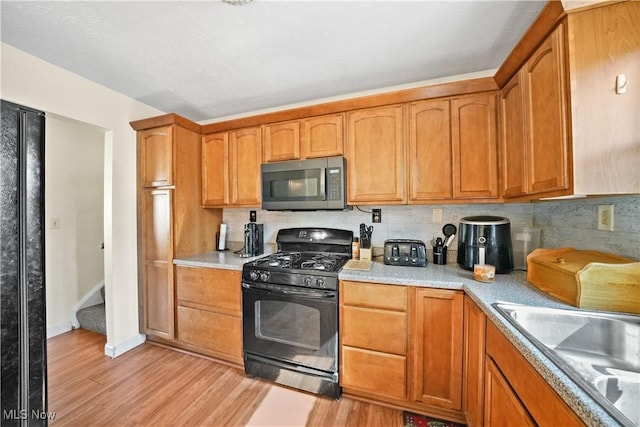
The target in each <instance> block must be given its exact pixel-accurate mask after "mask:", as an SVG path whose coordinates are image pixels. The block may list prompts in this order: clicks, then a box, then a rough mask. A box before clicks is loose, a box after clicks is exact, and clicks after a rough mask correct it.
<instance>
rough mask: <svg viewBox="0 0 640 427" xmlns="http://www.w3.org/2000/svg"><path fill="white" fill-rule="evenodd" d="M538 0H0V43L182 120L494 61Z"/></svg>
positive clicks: (305, 99)
mask: <svg viewBox="0 0 640 427" xmlns="http://www.w3.org/2000/svg"><path fill="white" fill-rule="evenodd" d="M544 4H545V3H544V2H543V1H489V0H487V1H478V0H476V1H390V0H388V1H368V0H364V1H320V0H315V1H267V0H254V1H253V2H251V3H248V4H245V5H242V6H236V5H230V4H227V3H223V2H221V1H219V0H209V1H177V2H176V1H142V2H135V1H119V2H116V1H107V2H100V1H85V2H81V1H64V2H62V1H52V2H45V1H36V2H29V1H2V4H1V9H0V13H1V15H2V25H1V39H2V41H3V42H4V43H7V44H9V45H12V46H14V47H16V48H18V49H20V50H23V51H25V52H27V53H30V54H32V55H34V56H37V57H39V58H41V59H43V60H45V61H48V62H50V63H53V64H55V65H58V66H60V67H62V68H65V69H67V70H69V71H72V72H74V73H76V74H79V75H81V76H83V77H85V78H88V79H90V80H93V81H95V82H97V83H99V84H101V85H104V86H106V87H109V88H111V89H114V90H116V91H118V92H121V93H123V94H125V95H128V96H129V97H131V98H134V99H137V100H139V101H141V102H143V103H146V104H148V105H151V106H153V107H155V108H158V109H160V110H162V111H165V112H175V113H178V114H181V115H183V116H185V117H188V118H190V119H192V120H196V121H203V120H211V119H216V118H221V117H227V116H231V115H237V114H242V113H247V112H253V111H257V110H262V109H269V108H274V107H278V106H283V105H287V104H294V103H305V102H309V101H313V100H317V99H320V98H325V97H333V96H340V95H342V94H350V93H354V92H359V91H366V90H375V89H378V88H384V87H389V86H394V85H402V84H410V83H414V82H420V81H424V80H429V79H435V78H439V77H446V76H454V75H459V74H466V73H471V72H477V71H484V70H491V69H495V68H498V67H499V66H500V64H501V63H502V62H503V61H504V59H505V58H506V56H507V55H508V53H509V52H510V51H511V49H512V48H513V47H514V46H515V44H516V43H517V42H518V40H519V39H520V37H521V36H522V35H523V34H524V32H525V31H526V29H527V28H528V26H529V25H530V24H531V22H533V20H534V19H535V17H536V16H537V14H538V13H539V12H540V10H541V9H542V8H543V7H544Z"/></svg>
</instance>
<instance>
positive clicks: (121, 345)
mask: <svg viewBox="0 0 640 427" xmlns="http://www.w3.org/2000/svg"><path fill="white" fill-rule="evenodd" d="M1 53H2V61H1V63H2V64H1V70H2V74H1V76H0V82H1V84H0V96H1V97H2V99H5V100H7V101H11V102H15V103H18V104H22V105H25V106H28V107H32V108H36V109H39V110H42V111H45V112H49V113H55V114H58V115H60V116H63V117H68V118H71V119H73V120H78V121H81V122H85V123H89V124H92V125H94V126H98V127H101V128H103V129H106V132H105V169H104V171H105V176H104V178H105V182H104V196H105V210H104V221H105V230H104V242H105V251H104V255H105V258H104V260H105V265H104V276H105V285H106V301H105V302H106V311H107V344H106V346H105V351H106V352H107V353H108V354H111V355H114V354H115V355H117V354H119V353H121V352H122V351H126V349H127V348H129V347H130V346H131V345H135V344H136V343H139V342H140V334H139V331H138V291H137V289H138V285H137V282H138V278H137V261H136V260H137V244H136V235H137V233H136V143H135V132H134V130H133V129H132V128H131V127H130V126H129V122H130V121H132V120H138V119H142V118H146V117H151V116H156V115H159V114H162V113H163V112H162V111H159V110H156V109H154V108H151V107H149V106H147V105H145V104H142V103H140V102H138V101H135V100H133V99H131V98H128V97H126V96H124V95H122V94H119V93H117V92H115V91H113V90H110V89H107V88H105V87H104V86H100V85H98V84H97V83H94V82H91V81H89V80H87V79H84V78H82V77H80V76H78V75H76V74H73V73H70V72H68V71H66V70H63V69H62V68H59V67H56V66H54V65H51V64H49V63H47V62H45V61H42V60H40V59H38V58H36V57H34V56H31V55H28V54H26V53H25V52H22V51H20V50H18V49H15V48H13V47H12V46H9V45H7V44H5V43H2V51H1ZM78 160H80V159H77V160H76V161H78Z"/></svg>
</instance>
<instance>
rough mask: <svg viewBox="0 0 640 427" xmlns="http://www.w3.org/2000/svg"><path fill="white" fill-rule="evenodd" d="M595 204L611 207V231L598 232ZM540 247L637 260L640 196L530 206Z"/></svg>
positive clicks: (539, 203) (639, 253)
mask: <svg viewBox="0 0 640 427" xmlns="http://www.w3.org/2000/svg"><path fill="white" fill-rule="evenodd" d="M598 205H613V207H614V210H613V212H614V229H613V231H602V230H598ZM533 225H534V226H535V227H540V228H541V230H542V232H541V236H540V240H541V246H542V247H545V248H559V247H572V248H576V249H588V250H594V251H601V252H609V253H614V254H617V255H621V256H626V257H629V258H633V259H635V260H640V195H633V196H615V197H593V198H588V199H576V200H563V201H559V200H555V201H540V202H535V203H533Z"/></svg>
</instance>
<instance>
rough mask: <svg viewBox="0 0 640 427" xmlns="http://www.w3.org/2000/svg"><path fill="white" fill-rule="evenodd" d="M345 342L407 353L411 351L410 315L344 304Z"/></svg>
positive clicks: (378, 349) (371, 348)
mask: <svg viewBox="0 0 640 427" xmlns="http://www.w3.org/2000/svg"><path fill="white" fill-rule="evenodd" d="M342 343H343V344H345V345H349V346H354V347H360V348H366V349H369V350H377V351H383V352H385V353H394V354H399V355H403V356H404V355H406V354H407V315H406V313H400V312H397V311H383V310H377V309H370V308H361V307H350V306H344V307H343V308H342Z"/></svg>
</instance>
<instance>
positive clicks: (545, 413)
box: [484, 322, 584, 427]
mask: <svg viewBox="0 0 640 427" xmlns="http://www.w3.org/2000/svg"><path fill="white" fill-rule="evenodd" d="M486 340H487V341H486V351H487V353H486V354H487V361H486V369H485V383H486V385H485V403H484V413H485V416H484V425H485V427H490V426H504V425H527V424H519V423H518V421H519V420H525V419H526V418H527V417H526V416H525V415H527V414H528V415H529V416H530V417H531V419H532V423H531V424H529V425H541V426H552V425H556V426H583V425H584V423H583V422H582V420H580V418H579V417H578V416H577V415H576V414H575V412H573V410H572V409H571V408H570V407H569V406H568V405H567V404H566V403H565V402H564V401H563V400H562V398H561V397H560V396H559V395H558V394H557V393H556V392H555V390H553V389H552V388H551V386H550V385H549V384H548V383H547V382H546V381H545V380H544V378H542V377H541V376H540V374H538V372H536V370H535V369H534V368H533V366H531V364H530V363H529V362H528V361H527V360H526V359H525V358H524V356H522V354H520V352H519V351H518V350H517V349H516V348H515V347H514V346H513V344H511V342H510V341H509V340H508V339H507V338H506V337H505V336H504V335H503V334H502V332H500V331H499V330H498V328H497V327H496V326H495V325H494V324H493V323H492V322H487V336H486ZM514 395H515V396H514ZM518 402H520V403H521V405H522V406H523V408H524V411H523V410H522V409H521V408H519V407H518V405H517V403H518ZM518 414H520V415H518ZM509 417H520V418H509ZM505 420H507V421H509V422H508V423H507V424H505V422H504V421H505Z"/></svg>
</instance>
